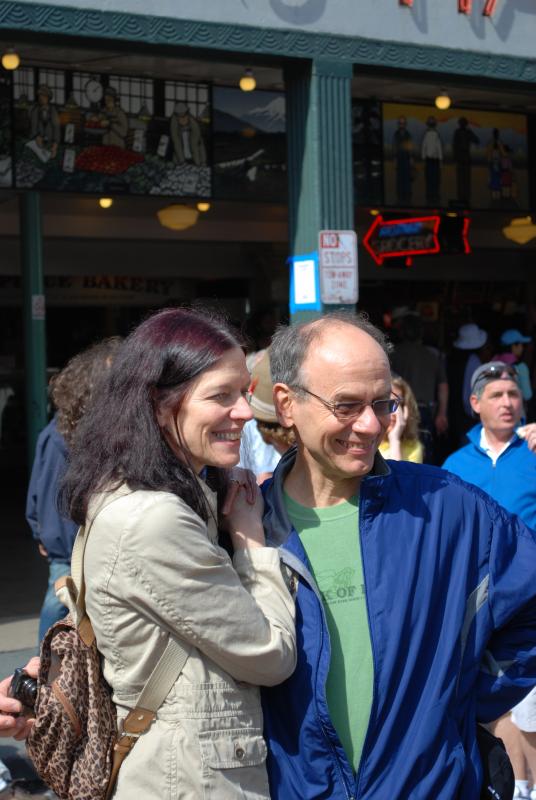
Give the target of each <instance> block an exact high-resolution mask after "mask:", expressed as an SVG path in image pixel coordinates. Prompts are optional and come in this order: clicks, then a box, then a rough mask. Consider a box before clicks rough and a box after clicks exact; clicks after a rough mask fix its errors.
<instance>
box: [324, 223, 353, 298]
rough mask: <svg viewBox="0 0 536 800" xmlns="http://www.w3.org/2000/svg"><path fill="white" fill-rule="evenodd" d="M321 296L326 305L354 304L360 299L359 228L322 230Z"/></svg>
mask: <svg viewBox="0 0 536 800" xmlns="http://www.w3.org/2000/svg"><path fill="white" fill-rule="evenodd" d="M318 245H319V246H318V260H319V266H320V297H321V300H322V303H324V304H326V305H330V304H331V305H335V304H336V305H354V304H355V303H357V300H358V281H357V236H356V233H355V231H320V234H319V242H318Z"/></svg>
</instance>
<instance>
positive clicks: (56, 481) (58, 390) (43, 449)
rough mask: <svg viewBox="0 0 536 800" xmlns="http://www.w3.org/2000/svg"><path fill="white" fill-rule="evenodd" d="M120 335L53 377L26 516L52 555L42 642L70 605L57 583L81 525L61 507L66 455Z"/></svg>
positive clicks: (43, 552)
mask: <svg viewBox="0 0 536 800" xmlns="http://www.w3.org/2000/svg"><path fill="white" fill-rule="evenodd" d="M120 342H121V340H120V339H119V338H118V337H112V338H109V339H104V340H103V341H101V342H98V343H97V344H95V345H93V346H92V347H89V348H88V349H87V350H84V351H83V352H82V353H78V354H77V355H76V356H74V357H73V358H72V359H71V360H70V361H69V362H68V364H67V365H66V366H65V367H64V368H63V369H62V370H61V372H59V373H58V374H57V375H54V377H53V378H52V379H51V381H50V397H51V399H52V403H53V405H54V407H55V409H56V413H55V414H54V417H53V419H52V420H51V421H50V422H49V423H48V425H47V426H46V428H44V429H43V430H42V431H41V433H40V434H39V436H38V439H37V444H36V448H35V458H34V462H33V466H32V473H31V477H30V484H29V486H28V494H27V497H26V520H27V522H28V524H29V526H30V528H31V530H32V535H33V537H34V539H35V540H36V541H37V542H38V547H39V552H40V553H41V555H42V556H43V557H44V558H47V559H48V564H49V567H48V573H49V578H48V588H47V591H46V594H45V599H44V601H43V606H42V608H41V614H40V619H39V641H41V640H42V638H43V636H44V635H45V633H46V632H47V630H48V629H49V628H50V626H51V625H53V624H54V623H55V622H57V620H59V619H62V618H63V617H64V616H65V615H66V614H67V609H66V608H65V606H63V605H62V604H61V603H60V602H59V600H58V599H57V598H56V595H55V593H54V583H55V582H56V580H57V579H58V578H60V577H62V576H63V575H68V574H69V572H70V569H71V551H72V549H73V543H74V539H75V536H76V532H77V530H78V525H77V524H76V523H74V522H73V521H72V520H70V519H67V518H66V517H64V516H63V515H62V514H61V513H60V511H59V510H58V504H57V500H58V489H59V485H60V483H61V480H62V478H63V476H64V473H65V471H66V469H67V454H68V449H69V447H70V445H71V443H72V439H73V435H74V432H75V430H76V427H77V425H78V423H79V421H80V419H81V417H82V416H83V414H84V412H85V410H86V408H87V405H88V403H89V400H90V398H91V395H92V393H93V391H94V389H95V386H97V385H98V382H99V380H100V378H101V376H102V374H103V373H104V372H106V369H107V367H108V366H109V365H110V363H111V359H112V358H113V356H114V354H115V353H116V352H117V349H118V347H119V345H120Z"/></svg>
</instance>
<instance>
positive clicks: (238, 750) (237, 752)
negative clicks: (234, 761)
mask: <svg viewBox="0 0 536 800" xmlns="http://www.w3.org/2000/svg"><path fill="white" fill-rule="evenodd" d="M245 755H246V753H245V750H244V749H243V748H242V747H240V745H237V746H236V748H235V756H236V757H237V758H238V759H239V760H240V761H241V760H242V759H243V758H244V756H245Z"/></svg>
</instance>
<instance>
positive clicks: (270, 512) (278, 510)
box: [263, 446, 391, 547]
mask: <svg viewBox="0 0 536 800" xmlns="http://www.w3.org/2000/svg"><path fill="white" fill-rule="evenodd" d="M296 452H297V448H296V446H294V447H291V448H290V449H289V450H287V452H286V453H285V454H284V456H283V457H282V458H281V460H280V462H279V464H278V465H277V467H276V469H275V472H274V474H273V477H272V479H271V480H270V481H268V482H267V483H266V484H265V486H266V488H265V489H264V499H265V513H264V527H265V530H266V534H267V544H269V545H270V546H272V547H280V546H281V545H283V544H284V542H285V541H286V539H287V538H288V536H289V533H290V531H291V530H292V523H291V522H290V519H289V517H288V514H287V509H286V505H285V500H284V497H283V484H284V482H285V478H286V476H287V475H288V473H289V472H290V470H291V469H292V467H293V465H294V462H295V461H296ZM390 474H391V470H390V468H389V466H388V465H387V462H386V461H385V460H384V458H383V457H382V456H381V454H380V453H379V452H377V453H376V456H375V458H374V464H373V465H372V469H371V471H370V472H369V473H368V475H365V476H364V478H363V480H362V482H361V486H363V484H364V483H365V482H367V481H370V480H372V479H373V478H385V477H387V476H388V475H390ZM263 488H264V487H263Z"/></svg>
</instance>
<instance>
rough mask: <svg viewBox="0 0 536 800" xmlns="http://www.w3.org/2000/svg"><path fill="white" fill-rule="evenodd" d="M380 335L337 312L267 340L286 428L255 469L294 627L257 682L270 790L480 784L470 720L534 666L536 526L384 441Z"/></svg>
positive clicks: (360, 790) (385, 380)
mask: <svg viewBox="0 0 536 800" xmlns="http://www.w3.org/2000/svg"><path fill="white" fill-rule="evenodd" d="M387 349H388V348H387V346H386V343H385V341H384V339H383V336H382V334H381V333H380V332H379V331H377V330H376V329H375V328H374V327H373V326H372V325H370V323H368V322H367V321H366V320H365V319H363V318H361V317H353V316H341V315H332V316H328V317H325V318H323V319H321V320H317V321H314V322H312V323H308V324H304V325H297V326H293V327H291V328H287V329H281V330H279V331H278V332H277V333H276V335H275V337H274V341H273V343H272V348H271V362H272V378H273V381H274V399H275V403H276V407H277V409H278V415H279V419H280V421H281V422H282V424H284V425H285V426H287V427H292V428H293V429H294V431H295V434H296V440H297V445H296V448H293V449H292V450H290V451H289V452H288V453H287V454H286V455H285V456H284V457H283V459H282V460H281V462H280V464H279V466H278V467H277V469H276V471H275V473H274V477H273V479H272V480H271V481H270V482H269V483H267V484H265V492H264V494H265V506H266V515H265V525H266V531H267V539H268V543H269V544H271V545H272V546H277V547H279V549H280V554H281V559H282V562H283V564H284V565H285V568H286V569H287V571H288V572H289V574H290V575H291V580H290V585H291V586H293V587H294V588H295V589H297V591H296V606H297V608H296V621H297V636H298V664H297V668H296V671H295V673H294V675H293V676H292V677H291V678H289V679H288V680H287V681H285V682H284V683H283V684H281V685H280V686H276V687H273V688H270V689H266V690H264V713H265V731H266V737H267V740H268V744H269V757H268V759H269V760H268V767H269V774H270V789H271V795H272V798H274V800H320V798H322V799H323V800H328V798H329V800H351V799H353V798H356V799H357V798H359V800H454V798H457V800H475V798H478V797H479V793H480V786H481V782H482V769H481V763H480V759H479V755H478V748H477V743H476V738H475V735H476V723H477V720H478V721H482V722H487V721H490V720H494V719H496V718H498V717H499V716H500V715H501V714H502V713H503V712H504V711H506V709H508V708H510V707H512V706H513V705H514V704H515V703H516V702H517V701H518V700H519V699H521V697H522V696H523V695H524V694H526V693H527V692H528V691H529V690H530V688H531V687H532V686H533V685H534V684H535V683H536V598H535V595H536V580H535V579H534V566H533V565H534V564H535V563H536V538H535V536H534V534H533V533H532V532H531V531H530V530H529V529H528V528H527V527H526V526H525V525H524V524H523V523H522V522H521V521H520V520H519V519H518V518H516V517H512V516H510V515H509V514H508V513H507V512H506V511H505V510H504V509H502V508H501V507H500V506H499V505H497V504H496V503H495V502H494V501H492V500H491V499H490V498H489V497H488V496H486V495H485V494H484V493H483V492H481V491H480V490H479V489H477V488H476V487H474V486H469V485H468V484H465V483H464V482H463V481H461V480H460V479H459V478H457V477H455V476H453V475H450V474H448V473H447V472H444V471H442V470H438V469H436V468H434V467H429V466H421V465H415V464H409V463H405V462H388V463H386V462H385V461H383V459H382V458H381V457H380V456H379V455H378V453H377V449H378V445H379V443H380V441H381V440H382V438H383V437H384V435H385V431H386V429H387V427H388V425H389V421H390V414H391V413H392V412H393V410H394V408H395V407H396V401H395V402H393V398H392V395H391V378H390V370H389V361H388V357H387ZM490 797H491V795H490Z"/></svg>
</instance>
